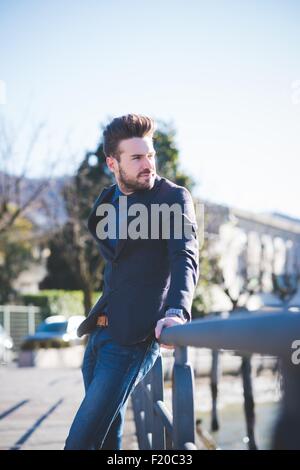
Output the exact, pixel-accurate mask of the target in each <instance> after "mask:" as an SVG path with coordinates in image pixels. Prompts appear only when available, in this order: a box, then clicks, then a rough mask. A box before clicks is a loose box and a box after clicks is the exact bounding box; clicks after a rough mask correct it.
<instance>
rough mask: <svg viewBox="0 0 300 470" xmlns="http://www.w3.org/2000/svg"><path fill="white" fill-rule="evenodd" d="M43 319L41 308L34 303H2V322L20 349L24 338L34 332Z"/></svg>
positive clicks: (0, 306) (0, 318) (0, 314)
mask: <svg viewBox="0 0 300 470" xmlns="http://www.w3.org/2000/svg"><path fill="white" fill-rule="evenodd" d="M40 321H41V309H40V308H39V307H36V306H34V305H0V324H1V325H2V326H3V328H4V329H5V331H6V333H7V334H8V335H10V336H11V337H12V339H13V341H14V350H15V351H18V350H19V347H20V344H21V341H22V338H23V337H24V336H26V335H30V334H34V332H35V330H36V327H37V325H38V324H39V323H40Z"/></svg>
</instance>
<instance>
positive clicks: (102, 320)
mask: <svg viewBox="0 0 300 470" xmlns="http://www.w3.org/2000/svg"><path fill="white" fill-rule="evenodd" d="M97 325H98V326H108V317H107V316H106V315H104V314H102V313H101V315H99V316H98V318H97Z"/></svg>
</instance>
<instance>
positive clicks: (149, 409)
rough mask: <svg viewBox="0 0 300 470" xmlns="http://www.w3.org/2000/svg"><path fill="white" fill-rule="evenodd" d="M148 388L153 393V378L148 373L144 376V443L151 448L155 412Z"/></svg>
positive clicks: (145, 447) (145, 446)
mask: <svg viewBox="0 0 300 470" xmlns="http://www.w3.org/2000/svg"><path fill="white" fill-rule="evenodd" d="M147 390H148V391H149V393H151V380H150V374H147V375H146V377H145V378H144V386H143V410H144V412H145V414H144V420H145V428H144V430H145V443H144V449H145V450H150V449H151V447H152V437H151V433H152V429H153V426H152V421H153V420H152V413H153V403H150V402H149V399H148V397H147Z"/></svg>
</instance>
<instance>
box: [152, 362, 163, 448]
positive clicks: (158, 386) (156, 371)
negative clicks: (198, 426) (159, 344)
mask: <svg viewBox="0 0 300 470" xmlns="http://www.w3.org/2000/svg"><path fill="white" fill-rule="evenodd" d="M151 383H152V389H151V392H152V403H157V402H158V401H162V402H163V401H164V377H163V367H162V358H161V355H159V357H158V358H157V360H156V362H155V364H154V366H153V368H152V369H151ZM165 448H166V442H165V429H164V425H163V423H162V420H161V417H160V416H158V415H157V413H154V414H153V433H152V449H157V450H163V449H165Z"/></svg>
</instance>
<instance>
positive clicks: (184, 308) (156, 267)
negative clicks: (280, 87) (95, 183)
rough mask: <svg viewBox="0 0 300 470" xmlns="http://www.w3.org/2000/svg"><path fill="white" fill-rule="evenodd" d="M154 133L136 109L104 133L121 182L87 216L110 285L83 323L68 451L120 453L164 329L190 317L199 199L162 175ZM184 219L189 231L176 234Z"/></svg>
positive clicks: (111, 166) (195, 274) (107, 190)
mask: <svg viewBox="0 0 300 470" xmlns="http://www.w3.org/2000/svg"><path fill="white" fill-rule="evenodd" d="M153 133H154V122H153V120H152V119H150V118H148V117H146V116H141V115H135V114H129V115H126V116H122V117H119V118H115V119H114V120H113V121H112V122H111V123H110V124H109V125H108V126H107V127H106V129H105V130H104V133H103V148H104V153H105V156H106V163H107V165H108V168H109V169H110V171H112V172H113V173H114V176H115V179H116V183H117V184H114V185H112V186H111V187H109V188H105V189H104V190H103V191H102V193H101V194H100V196H99V197H98V199H97V200H96V202H95V205H94V207H93V209H92V212H91V214H90V216H89V218H88V228H89V230H90V232H91V234H92V235H93V237H94V238H95V240H96V241H97V243H98V244H99V248H100V251H101V254H102V256H103V257H104V258H105V260H106V267H105V272H104V290H103V295H102V296H101V297H100V298H99V300H98V301H97V303H96V304H95V305H94V307H93V308H92V310H91V312H90V313H89V316H88V317H87V318H86V320H85V321H84V322H83V323H82V324H81V325H80V327H79V329H78V335H79V336H82V335H84V334H89V340H88V344H87V348H86V351H85V356H84V360H83V366H82V372H83V379H84V385H85V392H86V394H85V398H84V400H83V402H82V403H81V406H80V408H79V410H78V412H77V414H76V416H75V419H74V421H73V424H72V426H71V429H70V432H69V436H68V438H67V440H66V445H65V449H66V450H69V449H91V450H96V449H110V450H115V449H121V437H122V428H123V423H124V415H125V410H126V405H127V401H128V397H129V395H130V393H131V392H132V391H133V389H134V387H135V386H136V385H137V383H138V382H139V381H140V380H142V379H143V378H144V376H145V375H146V374H147V372H148V371H149V370H150V369H151V367H152V366H153V365H154V363H155V361H156V359H157V357H158V356H159V354H160V345H159V343H158V341H157V340H158V339H159V336H160V333H161V330H162V328H164V327H170V326H173V325H178V324H183V323H185V322H186V321H189V320H190V319H191V305H192V299H193V294H194V289H195V286H196V283H197V280H198V242H197V227H196V221H195V212H194V207H193V202H192V198H191V195H190V193H189V192H188V191H187V189H185V188H183V187H180V186H177V185H176V184H174V183H172V182H171V181H168V180H167V179H165V178H161V177H159V176H158V175H157V174H156V165H155V150H154V148H153V142H152V137H153ZM125 203H126V204H125ZM124 204H125V206H126V210H124V207H125V206H124ZM160 205H163V206H160ZM175 206H176V208H177V209H178V207H179V209H180V211H179V213H178V210H177V212H176V211H174V213H173V212H171V211H169V214H168V215H169V219H168V217H165V216H164V215H160V218H156V219H155V218H154V214H157V210H156V211H154V210H153V211H152V208H153V209H157V207H162V208H163V207H164V210H165V209H166V208H167V209H168V208H171V207H174V208H175ZM176 208H175V209H176ZM137 213H139V215H140V218H139V219H138V223H137V219H135V220H134V219H133V216H134V215H136V214H137ZM163 213H164V214H166V211H165V212H163V211H162V214H163ZM154 219H155V220H154ZM158 221H159V222H160V223H158ZM179 222H180V223H181V224H182V228H183V226H184V228H185V229H188V230H187V231H188V232H189V234H188V236H187V235H186V230H184V233H183V231H181V234H179V236H178V233H175V229H174V227H175V225H176V224H177V228H178V226H180V224H179V225H178V223H179ZM168 224H169V225H170V226H169V227H166V225H168ZM105 228H108V230H106V231H105ZM166 347H170V346H166ZM171 347H172V346H171Z"/></svg>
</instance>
